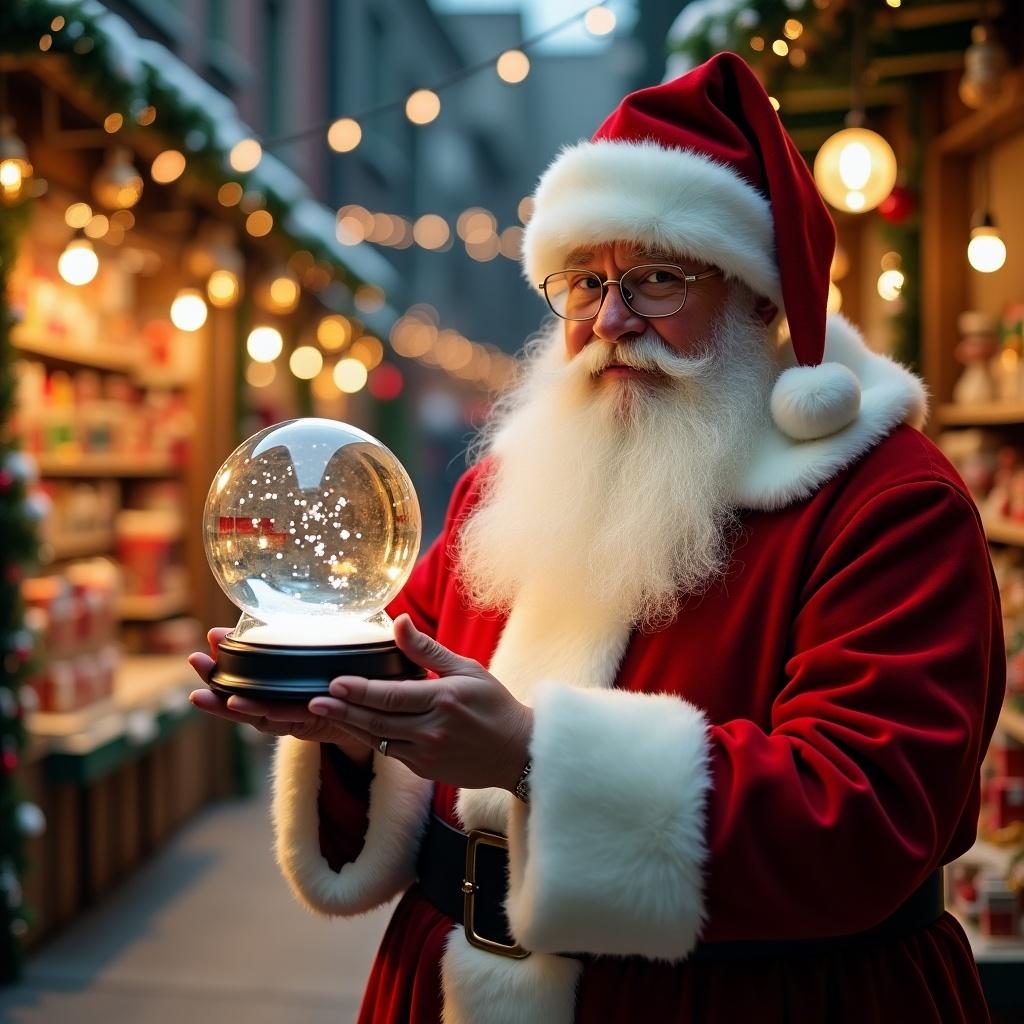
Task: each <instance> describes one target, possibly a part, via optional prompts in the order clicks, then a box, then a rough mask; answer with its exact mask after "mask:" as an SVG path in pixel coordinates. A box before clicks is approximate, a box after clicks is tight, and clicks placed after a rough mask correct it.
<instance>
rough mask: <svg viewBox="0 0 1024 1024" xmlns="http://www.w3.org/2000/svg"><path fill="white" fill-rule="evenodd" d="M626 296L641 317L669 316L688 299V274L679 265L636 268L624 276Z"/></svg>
mask: <svg viewBox="0 0 1024 1024" xmlns="http://www.w3.org/2000/svg"><path fill="white" fill-rule="evenodd" d="M622 297H623V298H624V299H625V300H626V302H627V303H628V304H629V306H630V308H631V309H633V310H634V311H635V312H637V313H639V314H640V315H641V316H669V315H670V314H671V313H678V312H679V310H681V309H682V308H683V303H684V302H685V301H686V276H685V275H684V274H683V271H681V270H680V269H679V268H678V267H671V266H661V265H660V264H659V265H657V266H648V267H633V269H632V270H628V271H627V272H626V273H625V274H623V275H622Z"/></svg>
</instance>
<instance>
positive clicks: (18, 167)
mask: <svg viewBox="0 0 1024 1024" xmlns="http://www.w3.org/2000/svg"><path fill="white" fill-rule="evenodd" d="M31 181H32V164H31V163H29V159H28V150H27V149H26V148H25V143H24V142H22V141H21V138H20V137H19V136H18V134H17V132H15V130H14V118H12V117H10V116H9V115H4V116H3V117H2V118H0V200H2V201H3V202H4V203H5V204H7V205H8V206H11V205H13V204H14V203H17V202H19V201H20V200H22V199H24V197H25V195H26V194H27V193H28V188H29V185H30V184H31Z"/></svg>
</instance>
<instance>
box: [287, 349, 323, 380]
mask: <svg viewBox="0 0 1024 1024" xmlns="http://www.w3.org/2000/svg"><path fill="white" fill-rule="evenodd" d="M323 366H324V357H323V356H322V355H321V354H320V350H319V349H317V348H314V347H313V346H312V345H300V346H299V347H298V348H297V349H295V351H294V352H292V354H291V356H289V358H288V369H289V370H291V371H292V374H293V375H294V376H296V377H298V378H299V380H312V379H313V378H314V377H316V376H317V375H318V374H319V373H320V371H321V370H322V369H323Z"/></svg>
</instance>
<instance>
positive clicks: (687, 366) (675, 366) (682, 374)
mask: <svg viewBox="0 0 1024 1024" xmlns="http://www.w3.org/2000/svg"><path fill="white" fill-rule="evenodd" d="M573 363H574V364H577V365H578V366H579V367H580V368H581V370H585V372H586V373H588V374H589V375H590V376H597V374H599V373H601V372H602V371H603V370H605V369H607V368H608V367H609V366H613V365H618V366H628V367H630V368H631V369H634V370H646V371H648V372H653V373H660V374H663V375H664V376H665V377H668V378H669V379H670V380H673V381H678V382H682V381H689V382H693V383H699V382H700V381H701V380H702V379H704V378H705V377H707V376H708V374H709V373H711V372H712V371H713V370H714V369H715V367H716V366H717V357H716V355H715V354H714V353H712V352H706V353H704V354H703V355H699V356H681V355H679V354H678V353H676V352H674V351H673V350H672V349H670V348H669V347H668V346H667V345H666V344H665V342H664V341H662V340H661V338H659V337H658V336H657V335H652V334H643V335H641V336H640V337H639V338H637V339H636V340H634V341H623V342H609V341H601V340H599V339H595V340H593V341H591V342H589V343H588V344H587V345H586V346H585V347H584V348H583V350H582V351H581V352H580V353H579V355H578V356H577V357H576V358H575V359H574V360H573Z"/></svg>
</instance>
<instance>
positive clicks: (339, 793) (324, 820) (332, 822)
mask: <svg viewBox="0 0 1024 1024" xmlns="http://www.w3.org/2000/svg"><path fill="white" fill-rule="evenodd" d="M372 781H373V768H372V767H371V766H370V765H369V764H367V765H365V766H364V765H358V764H356V763H355V762H354V761H353V760H352V759H351V758H349V757H347V756H346V755H345V754H344V753H343V752H342V751H341V750H339V749H338V748H337V747H336V746H335V745H334V744H333V743H321V744H320V793H319V796H318V797H317V810H318V812H319V816H320V854H321V856H322V857H323V858H324V860H326V861H327V863H328V864H329V865H330V866H331V870H332V871H340V870H341V868H342V866H343V865H345V864H350V863H351V862H352V861H354V860H355V859H356V857H358V856H359V853H360V851H361V850H362V848H363V837H364V836H365V835H366V825H367V812H368V810H369V806H370V783H371V782H372Z"/></svg>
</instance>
